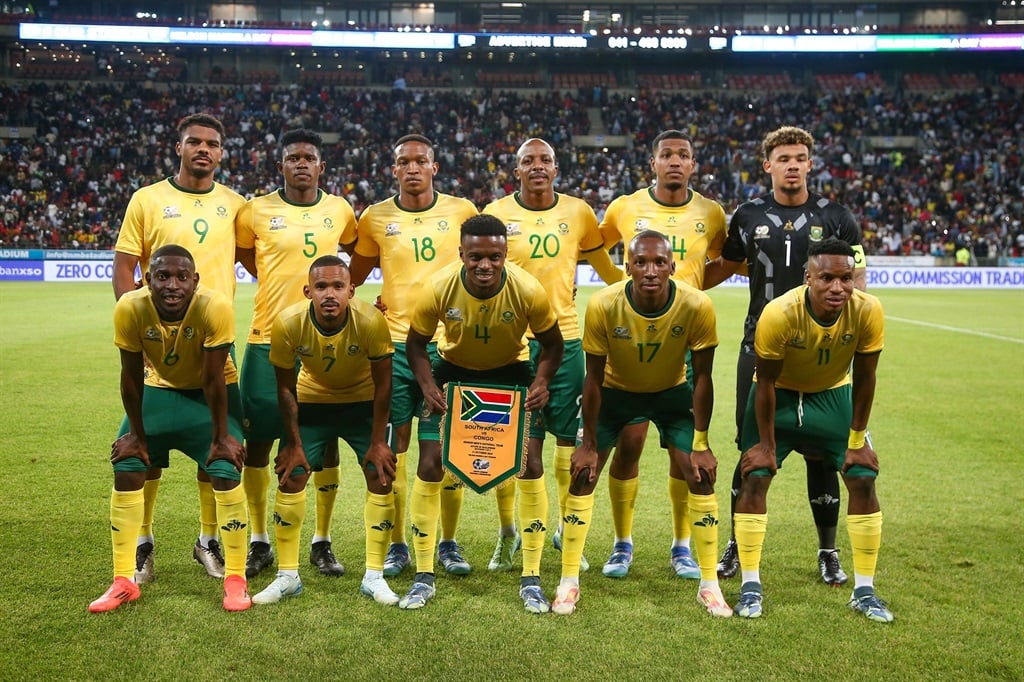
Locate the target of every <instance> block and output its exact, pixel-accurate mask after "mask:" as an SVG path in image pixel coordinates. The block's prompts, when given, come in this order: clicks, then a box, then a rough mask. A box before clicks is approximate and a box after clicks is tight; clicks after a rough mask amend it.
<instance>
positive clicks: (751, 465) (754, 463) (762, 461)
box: [740, 443, 779, 476]
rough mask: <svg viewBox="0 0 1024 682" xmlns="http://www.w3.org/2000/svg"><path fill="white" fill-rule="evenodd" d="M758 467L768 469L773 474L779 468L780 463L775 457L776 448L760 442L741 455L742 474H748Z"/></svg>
mask: <svg viewBox="0 0 1024 682" xmlns="http://www.w3.org/2000/svg"><path fill="white" fill-rule="evenodd" d="M756 469H767V470H768V471H769V472H770V473H771V475H772V476H774V475H775V472H777V471H778V470H779V463H778V461H776V459H775V448H772V447H769V446H767V445H765V444H764V443H758V444H757V445H755V446H754V447H752V448H750V449H749V450H747V451H746V452H744V453H743V456H742V457H740V475H742V476H748V475H749V474H750V472H751V471H754V470H756Z"/></svg>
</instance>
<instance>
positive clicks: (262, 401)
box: [235, 128, 356, 578]
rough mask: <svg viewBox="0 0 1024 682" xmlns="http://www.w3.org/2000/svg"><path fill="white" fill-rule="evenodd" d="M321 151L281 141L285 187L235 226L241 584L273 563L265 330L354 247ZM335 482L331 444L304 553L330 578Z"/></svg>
mask: <svg viewBox="0 0 1024 682" xmlns="http://www.w3.org/2000/svg"><path fill="white" fill-rule="evenodd" d="M322 148H323V141H322V139H321V138H320V136H319V135H318V134H317V133H315V132H314V131H312V130H307V129H304V128H299V129H295V130H289V131H288V132H286V133H285V134H284V135H282V136H281V160H280V161H278V162H277V168H278V170H279V171H281V174H282V175H283V176H284V186H283V187H282V188H280V189H278V190H277V191H275V192H273V193H271V194H267V195H266V196H261V197H256V198H254V199H251V200H250V201H248V202H247V203H246V204H245V206H243V207H242V210H241V211H239V212H238V217H237V218H236V219H235V239H236V241H237V243H238V256H239V260H240V261H241V262H242V264H243V265H244V266H245V267H246V269H248V271H249V272H250V273H251V274H252V275H253V276H254V277H256V278H257V280H258V288H257V289H256V301H255V309H254V311H253V316H252V325H251V326H250V328H249V338H248V343H247V344H246V348H245V358H244V361H243V362H242V377H241V388H242V408H243V410H244V412H245V422H244V424H243V425H244V427H245V435H246V439H245V441H246V442H245V450H246V452H245V457H246V459H245V469H243V470H242V485H244V486H245V494H246V497H247V499H248V500H249V520H250V524H251V529H250V532H251V535H250V539H249V554H248V556H247V557H246V562H245V574H246V577H247V578H253V577H254V576H256V575H257V574H258V573H259V572H260V571H262V570H263V569H264V568H266V567H267V566H269V565H271V564H272V563H273V561H274V553H273V551H272V550H271V547H270V536H269V535H268V533H267V489H268V488H269V486H270V469H269V467H268V464H269V462H270V449H271V447H272V446H273V444H274V441H275V440H277V439H279V438H281V436H282V435H283V433H284V426H283V424H282V423H281V416H280V414H281V413H280V412H279V410H278V406H277V386H276V382H275V380H274V369H273V366H272V365H271V364H270V359H269V356H270V330H271V326H272V325H273V323H274V320H275V319H276V318H277V316H278V314H280V312H281V311H282V310H284V309H285V308H287V307H288V306H291V305H294V304H295V303H298V302H300V301H305V300H306V299H305V298H304V297H303V295H302V292H303V285H304V282H305V281H306V280H307V278H308V274H307V273H308V271H309V264H310V263H312V262H313V260H314V259H315V258H317V257H319V256H324V255H330V256H336V255H337V254H338V247H339V245H340V244H341V243H348V242H350V241H354V240H355V229H356V217H355V213H353V211H352V207H351V206H349V204H348V202H347V201H345V200H344V199H343V198H341V197H337V196H334V195H333V194H327V193H326V192H324V191H323V190H322V189H320V187H319V181H320V174H321V173H323V171H324V169H325V164H324V161H323V158H322V156H321V154H322ZM339 479H340V476H339V467H338V452H337V441H333V442H332V443H331V444H330V445H329V446H328V448H327V451H326V452H325V453H324V462H323V469H321V470H318V471H316V472H315V473H314V474H313V484H314V487H315V488H316V490H317V494H316V514H317V515H316V532H315V533H314V534H313V537H312V546H311V548H310V552H309V560H310V563H312V564H313V565H314V566H316V567H317V569H318V570H319V571H320V572H321V573H322V574H324V575H330V576H340V575H342V574H343V573H344V572H345V569H344V567H343V566H342V565H341V563H340V562H339V561H338V560H337V559H336V558H335V556H334V552H333V550H332V547H331V535H330V528H331V514H332V512H333V510H334V501H335V498H336V497H337V494H338V481H339Z"/></svg>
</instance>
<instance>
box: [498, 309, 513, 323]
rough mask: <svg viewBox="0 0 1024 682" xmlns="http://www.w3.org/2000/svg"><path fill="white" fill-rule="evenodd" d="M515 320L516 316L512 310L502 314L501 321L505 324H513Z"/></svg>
mask: <svg viewBox="0 0 1024 682" xmlns="http://www.w3.org/2000/svg"><path fill="white" fill-rule="evenodd" d="M515 320H516V316H515V314H514V313H513V312H512V311H511V310H506V311H505V312H503V313H502V314H501V321H502V322H504V323H505V324H512V323H513V322H515Z"/></svg>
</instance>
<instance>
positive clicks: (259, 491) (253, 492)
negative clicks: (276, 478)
mask: <svg viewBox="0 0 1024 682" xmlns="http://www.w3.org/2000/svg"><path fill="white" fill-rule="evenodd" d="M242 487H244V488H245V499H246V503H247V504H248V505H249V534H250V536H251V537H252V538H253V539H259V541H260V542H267V541H268V540H267V538H268V537H269V536H268V535H267V504H268V503H267V492H268V491H269V490H270V465H269V464H267V465H266V466H261V467H251V466H245V467H243V468H242Z"/></svg>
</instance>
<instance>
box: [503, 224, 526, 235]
mask: <svg viewBox="0 0 1024 682" xmlns="http://www.w3.org/2000/svg"><path fill="white" fill-rule="evenodd" d="M505 234H506V235H507V236H509V237H518V236H520V235H521V234H523V231H522V230H521V229H519V223H509V224H507V225H505Z"/></svg>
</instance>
